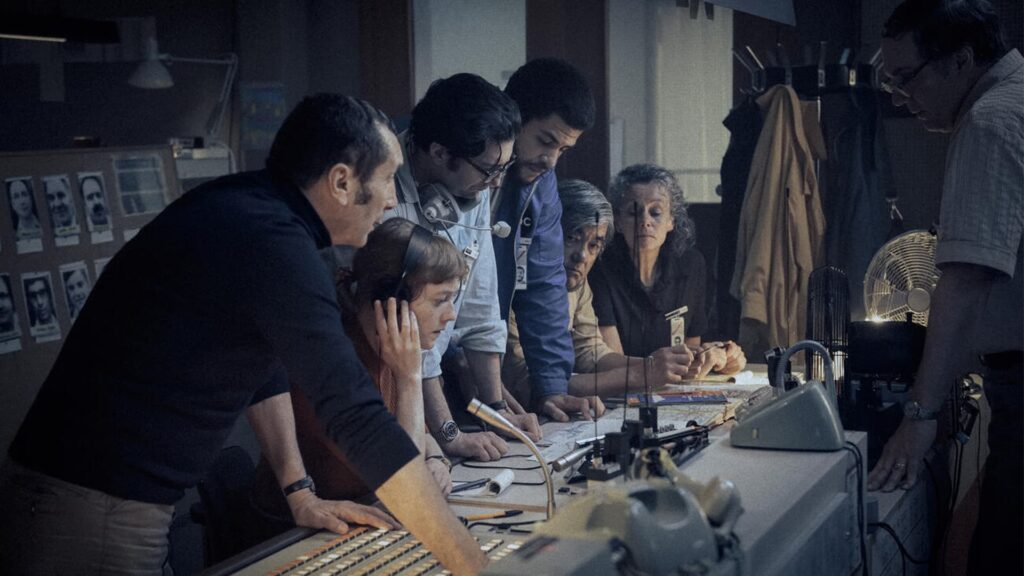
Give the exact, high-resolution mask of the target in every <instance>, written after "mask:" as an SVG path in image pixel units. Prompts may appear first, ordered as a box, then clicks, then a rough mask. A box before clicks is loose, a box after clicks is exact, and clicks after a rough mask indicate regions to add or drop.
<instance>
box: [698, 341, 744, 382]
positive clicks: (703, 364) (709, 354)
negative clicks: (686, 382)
mask: <svg viewBox="0 0 1024 576" xmlns="http://www.w3.org/2000/svg"><path fill="white" fill-rule="evenodd" d="M691 351H692V353H693V362H691V363H690V367H689V371H688V373H687V374H686V378H687V379H692V380H700V379H701V378H704V377H705V376H707V375H708V374H710V373H711V372H717V373H719V374H735V373H737V372H739V371H740V370H743V369H744V368H745V367H746V366H747V357H746V355H745V354H743V349H742V348H740V347H739V345H738V344H736V343H735V342H733V341H731V340H730V341H728V342H707V343H705V344H702V345H700V346H697V347H695V348H692V349H691Z"/></svg>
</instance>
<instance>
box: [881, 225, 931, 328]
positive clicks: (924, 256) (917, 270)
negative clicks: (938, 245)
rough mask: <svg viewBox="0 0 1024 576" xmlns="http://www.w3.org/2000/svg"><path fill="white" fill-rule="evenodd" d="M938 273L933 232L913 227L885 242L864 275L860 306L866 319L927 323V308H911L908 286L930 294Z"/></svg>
mask: <svg viewBox="0 0 1024 576" xmlns="http://www.w3.org/2000/svg"><path fill="white" fill-rule="evenodd" d="M939 276H941V273H940V272H939V270H938V269H937V268H936V267H935V235H934V234H932V233H930V232H928V231H925V230H913V231H910V232H906V233H904V234H901V235H899V236H897V237H895V238H893V239H892V240H890V241H889V242H887V243H885V245H883V246H882V247H881V248H879V250H878V252H877V253H875V256H874V257H873V258H872V259H871V263H870V264H869V265H868V271H867V273H866V274H865V275H864V309H865V311H866V313H867V319H868V320H876V321H890V320H897V321H903V320H906V319H907V316H908V314H909V315H910V319H911V321H912V322H914V323H915V324H920V325H921V326H928V310H927V309H925V310H918V311H915V310H913V309H911V306H910V303H909V302H908V296H909V295H910V293H911V291H912V290H924V291H925V292H927V294H928V295H929V296H930V295H931V294H932V292H933V291H934V290H935V285H936V284H937V283H938V280H939Z"/></svg>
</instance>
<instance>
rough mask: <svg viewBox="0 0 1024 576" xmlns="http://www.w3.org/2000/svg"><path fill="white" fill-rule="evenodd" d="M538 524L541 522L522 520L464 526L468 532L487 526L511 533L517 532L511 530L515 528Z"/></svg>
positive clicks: (475, 523)
mask: <svg viewBox="0 0 1024 576" xmlns="http://www.w3.org/2000/svg"><path fill="white" fill-rule="evenodd" d="M538 522H541V520H524V521H520V522H485V521H483V520H481V521H479V522H470V523H469V524H467V525H466V530H470V529H472V528H473V527H474V526H489V527H491V528H508V529H509V531H511V532H517V530H513V528H514V527H516V526H526V525H528V524H536V523H538Z"/></svg>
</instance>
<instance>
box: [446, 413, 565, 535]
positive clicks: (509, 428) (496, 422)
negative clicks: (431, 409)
mask: <svg viewBox="0 0 1024 576" xmlns="http://www.w3.org/2000/svg"><path fill="white" fill-rule="evenodd" d="M466 411H467V412H469V413H470V414H472V415H473V416H476V417H477V418H479V419H481V420H483V421H484V422H486V423H488V424H490V425H491V426H494V427H495V428H498V429H500V430H501V431H502V432H505V433H507V434H509V435H511V436H515V438H516V439H517V440H519V441H520V442H522V443H523V444H526V447H527V448H529V449H530V452H533V455H534V456H535V457H536V458H537V463H538V464H540V470H541V472H543V473H544V485H545V486H546V487H547V489H548V507H547V510H546V515H547V518H546V519H547V520H550V519H551V517H552V516H554V514H555V489H554V485H553V484H552V483H551V472H549V471H548V464H547V462H545V461H544V457H543V456H541V455H540V450H537V445H536V444H534V443H533V441H532V440H530V438H529V437H528V436H527V435H526V434H523V432H522V431H521V430H520V429H518V428H516V427H515V426H513V425H512V423H511V422H509V421H508V420H506V419H505V417H504V416H502V415H501V414H498V413H497V412H496V411H495V410H494V409H493V408H491V407H490V406H488V405H486V404H484V403H483V402H481V401H479V400H477V399H476V398H473V399H472V400H470V402H469V406H468V407H467V408H466Z"/></svg>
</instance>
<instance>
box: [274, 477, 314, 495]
mask: <svg viewBox="0 0 1024 576" xmlns="http://www.w3.org/2000/svg"><path fill="white" fill-rule="evenodd" d="M306 488H309V491H310V492H312V493H313V494H316V484H314V483H313V477H312V476H306V477H304V478H301V479H299V480H296V481H295V482H292V483H291V484H289V485H287V486H285V487H284V488H282V489H281V492H284V495H285V497H287V496H288V495H289V494H292V493H294V492H298V491H299V490H305V489H306Z"/></svg>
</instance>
